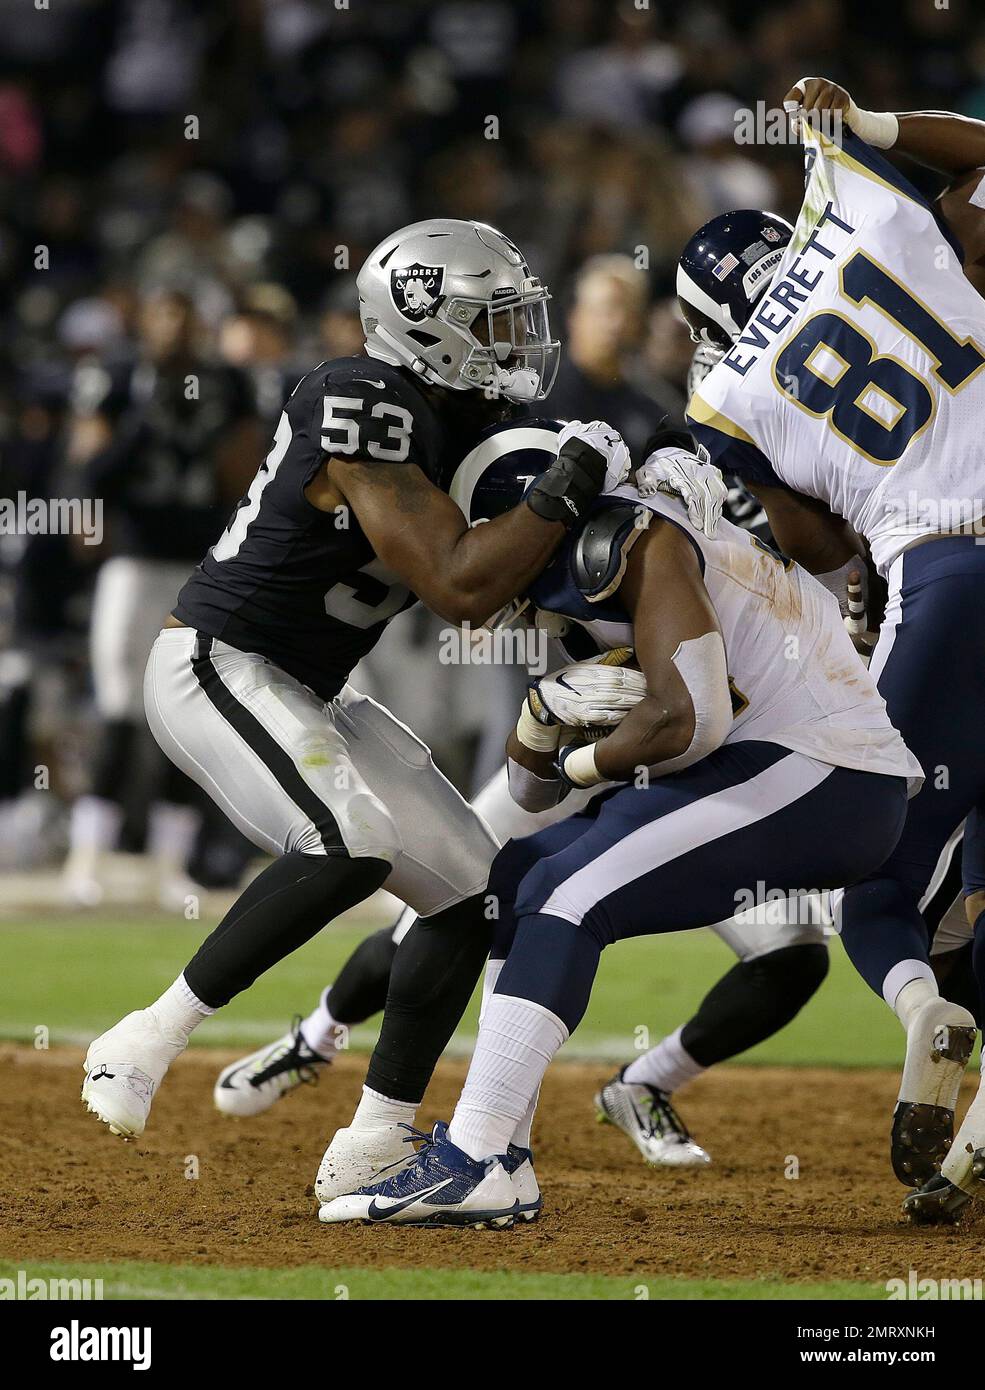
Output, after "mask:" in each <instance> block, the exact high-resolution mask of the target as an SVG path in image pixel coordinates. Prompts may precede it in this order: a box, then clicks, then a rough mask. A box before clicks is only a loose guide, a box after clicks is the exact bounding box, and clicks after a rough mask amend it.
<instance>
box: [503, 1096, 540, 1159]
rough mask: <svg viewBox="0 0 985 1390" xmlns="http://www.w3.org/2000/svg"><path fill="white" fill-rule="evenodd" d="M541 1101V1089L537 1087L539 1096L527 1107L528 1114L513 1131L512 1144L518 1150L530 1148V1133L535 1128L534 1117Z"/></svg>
mask: <svg viewBox="0 0 985 1390" xmlns="http://www.w3.org/2000/svg"><path fill="white" fill-rule="evenodd" d="M539 1100H540V1087H539V1086H538V1087H537V1094H536V1095H535V1096H534V1098H533V1100H532V1101H531V1102H530V1104H529V1105H528V1106H527V1113H526V1114H525V1115H524V1117H523V1119H522V1120H521V1121H520V1123H519V1124H518V1125H517V1127H516V1129H515V1130H514V1131H513V1138H512V1139H511V1140H510V1143H511V1144H515V1145H516V1146H517V1148H518V1149H529V1148H530V1131H531V1130H532V1129H533V1127H534V1116H535V1115H536V1113H537V1102H538V1101H539Z"/></svg>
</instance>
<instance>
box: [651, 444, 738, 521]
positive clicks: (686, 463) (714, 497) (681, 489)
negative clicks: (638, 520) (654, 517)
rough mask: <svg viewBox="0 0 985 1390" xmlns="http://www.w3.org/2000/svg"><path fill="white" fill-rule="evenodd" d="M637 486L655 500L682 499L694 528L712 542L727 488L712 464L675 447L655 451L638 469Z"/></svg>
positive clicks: (726, 494)
mask: <svg viewBox="0 0 985 1390" xmlns="http://www.w3.org/2000/svg"><path fill="white" fill-rule="evenodd" d="M636 487H637V489H638V491H639V494H640V496H641V497H654V496H656V494H657V493H658V492H666V493H669V494H670V496H672V497H679V498H680V499H681V501H682V502H683V503H684V505H685V506H686V507H687V514H688V518H689V519H690V522H691V525H692V526H695V527H697V529H698V530H699V531H703V532H704V534H705V535H706V536H707V537H708V538H709V540H710V539H712V538H713V537H714V535H715V532H716V531H717V530H718V523H719V521H720V520H721V516H722V507H723V506H724V504H725V499H726V497H727V496H728V488H727V487H726V486H725V480H724V478H723V477H722V475H721V473H720V472H719V471H718V469H717V468H716V467H715V465H714V464H713V463H702V461H701V459H699V458H698V456H697V454H692V453H689V452H688V451H687V450H686V449H680V448H678V447H676V446H674V445H672V446H670V447H669V448H664V449H655V450H654V452H653V453H652V454H650V456H649V458H648V459H647V460H646V462H645V463H644V464H643V465H642V467H641V468H638V469H637V470H636Z"/></svg>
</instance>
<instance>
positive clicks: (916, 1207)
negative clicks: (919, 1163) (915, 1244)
mask: <svg viewBox="0 0 985 1390" xmlns="http://www.w3.org/2000/svg"><path fill="white" fill-rule="evenodd" d="M982 1157H983V1169H985V1154H983V1156H982ZM971 1200H972V1199H971V1194H970V1193H968V1192H962V1190H961V1188H960V1187H955V1185H954V1183H953V1182H948V1180H947V1178H945V1177H943V1176H942V1175H941V1174H940V1173H937V1174H936V1175H935V1176H934V1177H932V1178H931V1179H930V1180H929V1181H928V1182H925V1183H924V1185H923V1186H922V1187H918V1188H917V1190H916V1191H915V1192H911V1193H909V1194H908V1195H907V1196H906V1197H904V1198H903V1215H904V1216H905V1217H906V1218H907V1220H909V1221H912V1223H913V1224H914V1226H956V1225H957V1223H958V1222H959V1221H960V1220H961V1216H962V1214H963V1212H964V1209H965V1207H967V1205H968V1203H969V1202H970V1201H971Z"/></svg>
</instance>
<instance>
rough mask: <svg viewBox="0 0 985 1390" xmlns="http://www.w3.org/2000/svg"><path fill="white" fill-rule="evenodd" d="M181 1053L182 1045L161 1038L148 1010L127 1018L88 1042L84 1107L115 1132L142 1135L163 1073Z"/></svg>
mask: <svg viewBox="0 0 985 1390" xmlns="http://www.w3.org/2000/svg"><path fill="white" fill-rule="evenodd" d="M184 1050H185V1044H184V1043H183V1042H179V1043H175V1042H171V1041H169V1040H168V1039H167V1038H166V1037H165V1035H164V1033H163V1032H162V1031H161V1026H160V1024H159V1023H158V1022H157V1019H156V1018H155V1017H154V1015H153V1014H152V1013H151V1011H150V1010H149V1009H137V1010H136V1012H135V1013H132V1014H127V1016H126V1018H124V1019H121V1021H120V1022H119V1023H117V1024H116V1025H115V1027H113V1028H110V1030H109V1031H108V1032H106V1033H103V1034H102V1036H101V1037H98V1038H96V1040H95V1041H94V1042H92V1043H90V1044H89V1051H88V1052H87V1053H86V1059H85V1062H84V1064H83V1065H84V1067H85V1072H86V1079H85V1081H84V1082H83V1084H82V1099H83V1101H85V1104H86V1107H87V1109H89V1110H90V1111H91V1112H92V1113H93V1114H94V1115H96V1116H97V1117H98V1118H99V1119H100V1120H102V1121H103V1123H104V1124H107V1125H109V1127H110V1131H111V1132H112V1133H113V1134H118V1135H120V1137H121V1138H123V1139H136V1138H137V1137H138V1135H141V1134H143V1132H144V1127H145V1125H146V1124H147V1117H148V1115H149V1114H150V1107H151V1102H152V1101H153V1099H154V1095H155V1092H156V1091H157V1088H158V1086H160V1084H161V1082H162V1081H163V1079H164V1074H165V1072H166V1071H167V1069H168V1067H169V1066H170V1065H171V1063H172V1062H173V1061H174V1059H175V1058H176V1057H178V1056H180V1055H181V1053H182V1052H183V1051H184Z"/></svg>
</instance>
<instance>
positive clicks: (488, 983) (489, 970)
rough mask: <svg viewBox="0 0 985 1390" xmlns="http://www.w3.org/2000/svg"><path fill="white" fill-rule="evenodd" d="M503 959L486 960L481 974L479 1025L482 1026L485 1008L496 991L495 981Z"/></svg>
mask: <svg viewBox="0 0 985 1390" xmlns="http://www.w3.org/2000/svg"><path fill="white" fill-rule="evenodd" d="M505 964H506V961H505V960H487V961H486V969H485V973H484V975H483V976H482V1002H481V1004H480V1005H479V1027H480V1028H481V1027H482V1020H483V1019H484V1018H485V1016H486V1009H487V1008H488V1007H489V1001H490V999H491V998H492V997H493V995H494V994H495V993H496V982H497V981H498V979H499V977H500V975H501V974H502V973H503V966H504V965H505Z"/></svg>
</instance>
